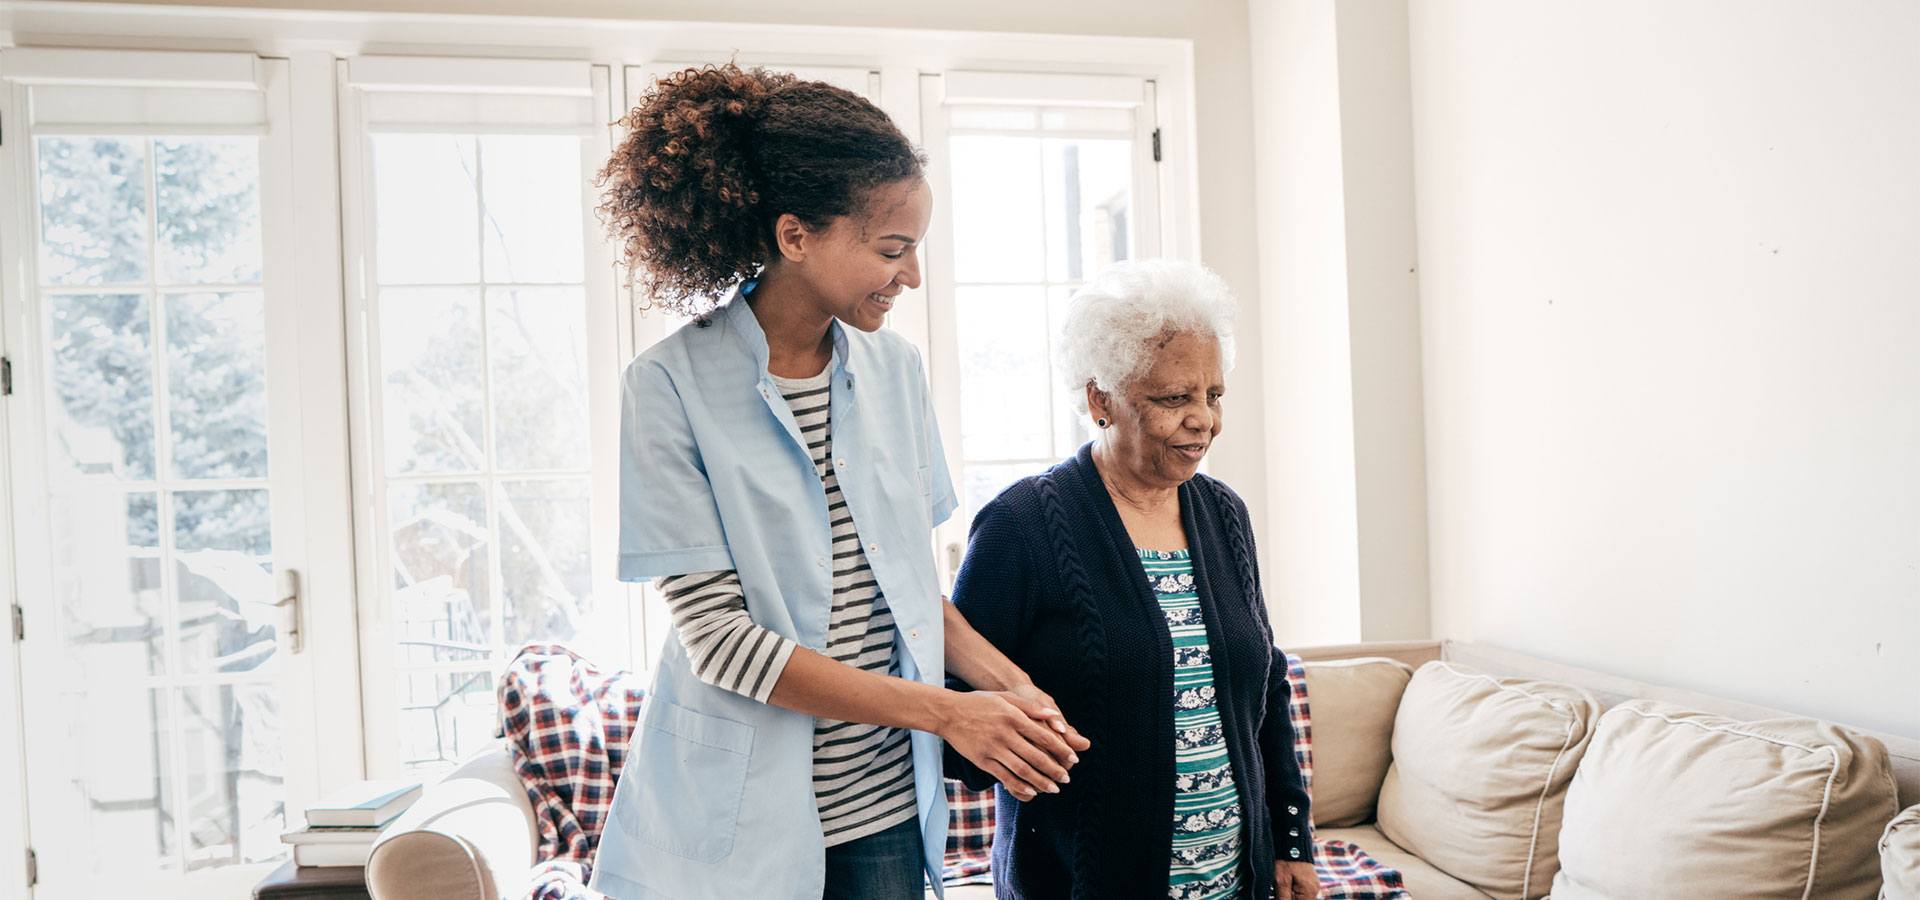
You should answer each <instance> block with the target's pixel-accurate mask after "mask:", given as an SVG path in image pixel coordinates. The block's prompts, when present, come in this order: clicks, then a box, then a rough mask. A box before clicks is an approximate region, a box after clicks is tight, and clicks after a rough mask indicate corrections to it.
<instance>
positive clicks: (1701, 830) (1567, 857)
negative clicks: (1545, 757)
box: [1553, 700, 1895, 900]
mask: <svg viewBox="0 0 1920 900" xmlns="http://www.w3.org/2000/svg"><path fill="white" fill-rule="evenodd" d="M1894 812H1895V805H1894V786H1893V773H1892V769H1891V767H1890V765H1889V763H1888V760H1887V753H1886V748H1885V747H1883V746H1881V745H1880V743H1879V742H1878V741H1875V740H1873V739H1871V738H1865V737H1859V736H1856V735H1853V734H1851V733H1849V732H1846V731H1843V730H1841V729H1840V728H1838V727H1836V726H1833V725H1829V724H1826V723H1824V722H1817V721H1814V720H1812V719H1772V720H1767V721H1762V722H1746V723H1742V722H1736V721H1734V720H1732V719H1726V718H1722V717H1720V716H1712V715H1707V714H1705V713H1697V712H1692V711H1689V710H1686V709H1683V708H1681V707H1677V706H1673V705H1671V704H1665V703H1659V702H1655V701H1651V700H1634V701H1630V702H1628V703H1623V704H1621V705H1619V706H1616V707H1614V708H1613V709H1610V710H1608V711H1607V712H1606V714H1605V715H1603V716H1601V717H1600V724H1599V727H1598V728H1596V729H1595V733H1594V738H1593V744H1592V746H1590V747H1588V748H1587V754H1586V758H1585V759H1583V760H1582V761H1581V763H1580V770H1579V772H1577V773H1576V774H1575V775H1574V779H1573V786H1572V788H1571V789H1570V790H1569V791H1568V795H1567V805H1566V818H1565V822H1564V825H1563V827H1562V829H1561V833H1560V874H1559V875H1558V877H1556V878H1555V879H1554V881H1553V896H1554V900H1581V898H1608V897H1651V896H1656V895H1659V894H1662V893H1669V892H1671V891H1672V889H1673V887H1674V886H1675V885H1686V886H1687V895H1688V896H1689V897H1697V898H1722V897H1724V898H1736V897H1737V898H1773V897H1777V898H1793V900H1799V898H1804V897H1819V898H1821V900H1872V898H1873V897H1874V894H1875V889H1876V887H1877V885H1878V882H1879V880H1880V879H1879V875H1880V868H1879V865H1878V863H1879V860H1878V859H1877V858H1876V854H1875V846H1874V839H1875V836H1877V835H1878V834H1879V833H1880V829H1881V828H1882V826H1884V825H1885V824H1886V822H1887V820H1888V819H1890V818H1892V817H1893V815H1894Z"/></svg>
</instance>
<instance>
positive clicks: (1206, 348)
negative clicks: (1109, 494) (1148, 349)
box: [1087, 333, 1227, 487]
mask: <svg viewBox="0 0 1920 900" xmlns="http://www.w3.org/2000/svg"><path fill="white" fill-rule="evenodd" d="M1226 381H1227V379H1226V374H1225V373H1223V372H1222V371H1221V370H1220V341H1219V340H1218V339H1216V338H1214V337H1213V336H1212V335H1206V334H1192V333H1180V334H1174V335H1171V336H1165V337H1162V338H1160V339H1159V341H1158V343H1157V346H1156V348H1155V349H1154V354H1153V365H1152V366H1151V367H1150V368H1148V369H1147V371H1145V372H1143V373H1141V374H1140V375H1139V376H1138V377H1136V378H1134V379H1133V383H1131V384H1129V385H1127V386H1126V387H1125V388H1124V389H1123V390H1122V391H1121V392H1120V393H1119V394H1118V395H1109V394H1104V393H1101V392H1099V391H1095V390H1094V389H1092V388H1091V387H1089V388H1088V397H1087V400H1088V404H1087V405H1088V408H1089V409H1090V411H1091V412H1092V414H1093V415H1094V416H1096V417H1098V416H1105V417H1107V418H1108V419H1109V420H1111V423H1112V424H1111V425H1110V426H1109V428H1108V429H1107V431H1108V432H1109V433H1108V437H1107V441H1108V449H1109V450H1110V456H1111V458H1112V459H1113V460H1114V461H1115V462H1117V463H1118V464H1119V465H1121V466H1123V467H1125V468H1126V470H1127V471H1128V472H1129V473H1130V474H1131V475H1132V476H1133V477H1134V478H1136V479H1138V480H1140V481H1142V482H1145V483H1147V484H1153V485H1159V486H1164V487H1173V486H1177V485H1179V484H1181V483H1183V482H1185V481H1186V480H1187V479H1189V478H1192V477H1193V475H1194V473H1195V472H1197V471H1199V468H1200V460H1202V459H1204V458H1206V455H1207V449H1208V448H1209V447H1211V446H1213V439H1214V437H1215V436H1217V435H1219V434H1220V427H1221V418H1220V412H1221V410H1220V398H1221V397H1222V396H1223V395H1225V394H1226V392H1227V387H1226Z"/></svg>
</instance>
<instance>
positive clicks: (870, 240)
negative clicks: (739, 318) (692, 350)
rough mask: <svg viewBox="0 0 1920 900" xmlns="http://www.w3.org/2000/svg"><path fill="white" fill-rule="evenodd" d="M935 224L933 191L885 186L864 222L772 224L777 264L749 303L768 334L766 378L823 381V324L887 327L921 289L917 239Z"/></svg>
mask: <svg viewBox="0 0 1920 900" xmlns="http://www.w3.org/2000/svg"><path fill="white" fill-rule="evenodd" d="M932 219H933V191H932V190H931V189H930V188H928V187H927V183H926V181H924V180H922V179H918V178H915V179H911V180H904V181H896V182H892V183H889V184H883V185H881V186H879V187H877V188H875V189H874V190H873V193H872V194H871V195H870V196H869V197H868V199H867V212H866V214H865V215H864V216H862V215H852V216H842V217H840V218H837V219H834V220H833V221H832V222H831V223H829V224H828V225H827V227H825V228H823V229H814V228H811V227H809V226H808V225H807V223H806V222H803V221H801V220H800V218H799V217H798V216H794V215H792V214H790V213H789V214H787V215H783V216H781V217H780V218H779V219H777V220H775V222H774V226H773V236H774V243H775V249H776V250H778V251H779V256H778V257H776V258H775V259H774V261H773V262H772V263H769V264H768V265H767V267H766V269H765V270H764V271H762V272H761V273H760V284H759V286H758V287H756V288H755V289H754V291H753V294H752V295H751V296H750V297H749V299H748V303H749V305H751V306H752V307H753V312H754V315H755V317H757V318H758V319H759V320H760V327H761V329H762V330H763V331H765V332H766V333H767V350H768V354H769V360H768V364H767V370H768V371H770V372H772V373H773V374H775V375H779V376H781V377H785V378H807V377H810V376H813V375H818V374H820V370H821V369H824V368H826V366H827V362H828V361H829V360H831V359H832V358H833V341H832V339H831V338H829V337H828V334H827V323H828V322H829V321H831V320H833V319H839V320H840V321H841V322H842V323H843V324H845V325H847V326H849V327H852V328H858V329H860V330H861V331H866V332H873V331H878V330H879V329H880V326H882V325H885V324H886V322H887V312H888V311H890V310H891V309H893V302H894V298H897V297H899V296H900V292H902V291H905V290H909V289H912V288H916V287H919V286H920V252H919V245H920V240H921V238H923V237H925V236H926V233H927V225H928V223H929V222H931V221H932Z"/></svg>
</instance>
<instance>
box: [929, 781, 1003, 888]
mask: <svg viewBox="0 0 1920 900" xmlns="http://www.w3.org/2000/svg"><path fill="white" fill-rule="evenodd" d="M992 868H993V791H990V790H987V791H970V790H967V786H966V785H964V784H961V783H960V782H958V781H955V780H953V779H951V778H949V779H947V858H946V864H945V865H944V866H943V867H942V868H941V870H940V880H942V881H944V882H946V883H947V884H992V883H993V872H992V871H991V870H992Z"/></svg>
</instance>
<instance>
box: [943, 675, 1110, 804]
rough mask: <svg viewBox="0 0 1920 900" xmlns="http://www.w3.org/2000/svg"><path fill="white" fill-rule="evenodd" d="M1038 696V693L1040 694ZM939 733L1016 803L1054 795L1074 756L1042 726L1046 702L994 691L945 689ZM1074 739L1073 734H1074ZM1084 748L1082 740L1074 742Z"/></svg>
mask: <svg viewBox="0 0 1920 900" xmlns="http://www.w3.org/2000/svg"><path fill="white" fill-rule="evenodd" d="M1042 696H1044V695H1042ZM946 706H947V708H946V709H945V710H944V712H943V713H942V715H941V720H942V723H943V724H942V725H941V727H940V732H939V733H940V737H941V738H942V739H943V740H945V741H946V742H947V743H948V744H950V745H952V747H953V749H954V750H955V751H957V752H958V753H959V754H960V755H961V756H964V757H966V758H967V759H968V760H969V761H971V762H972V763H973V764H974V765H976V766H979V767H980V769H981V771H983V772H986V773H987V774H988V775H991V776H993V777H994V778H996V779H998V780H999V781H1000V783H1001V784H1004V785H1006V787H1007V790H1008V791H1011V792H1012V793H1013V795H1014V796H1015V797H1017V798H1019V799H1020V800H1021V801H1022V802H1025V801H1029V800H1032V799H1033V798H1035V797H1037V796H1039V795H1040V794H1042V793H1048V794H1057V793H1059V792H1060V787H1059V786H1060V785H1061V784H1064V783H1066V782H1067V781H1068V780H1069V779H1068V776H1067V769H1068V768H1069V767H1070V766H1072V765H1073V764H1074V763H1077V762H1079V761H1080V756H1079V754H1077V753H1075V752H1074V750H1073V748H1072V747H1071V746H1069V745H1068V743H1067V740H1066V738H1065V737H1063V736H1062V735H1061V734H1059V733H1056V731H1055V730H1054V729H1053V728H1050V727H1048V726H1047V725H1045V724H1042V722H1043V720H1045V719H1046V718H1048V716H1047V715H1046V714H1047V713H1048V712H1052V715H1053V716H1054V717H1056V718H1057V717H1058V716H1059V712H1057V711H1053V710H1051V709H1050V707H1051V706H1052V704H1051V703H1046V704H1043V703H1040V702H1038V701H1036V700H1032V699H1028V698H1027V697H1022V696H1020V695H1018V694H1014V693H1008V692H997V691H969V692H948V694H947V697H946ZM1074 736H1075V737H1078V733H1077V732H1075V733H1074ZM1077 742H1078V743H1080V744H1081V745H1082V747H1083V749H1084V747H1085V745H1086V739H1085V738H1080V739H1079V740H1078V741H1077Z"/></svg>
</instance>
